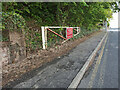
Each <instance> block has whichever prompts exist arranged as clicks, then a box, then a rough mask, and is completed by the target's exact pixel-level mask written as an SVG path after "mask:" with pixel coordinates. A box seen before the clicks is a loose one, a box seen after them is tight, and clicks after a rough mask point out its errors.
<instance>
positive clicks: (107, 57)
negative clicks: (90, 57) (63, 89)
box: [78, 31, 119, 88]
mask: <svg viewBox="0 0 120 90" xmlns="http://www.w3.org/2000/svg"><path fill="white" fill-rule="evenodd" d="M118 33H119V32H118V31H109V32H108V37H107V40H106V42H104V45H105V46H104V45H103V47H102V49H103V51H102V49H101V50H100V51H99V55H98V56H97V57H96V58H95V61H94V64H93V65H92V67H91V68H90V69H89V70H88V71H87V73H86V74H85V76H84V77H83V79H82V80H81V82H80V84H79V85H78V88H118V86H119V84H118V75H119V74H118Z"/></svg>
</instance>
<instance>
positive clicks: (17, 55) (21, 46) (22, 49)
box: [0, 31, 26, 64]
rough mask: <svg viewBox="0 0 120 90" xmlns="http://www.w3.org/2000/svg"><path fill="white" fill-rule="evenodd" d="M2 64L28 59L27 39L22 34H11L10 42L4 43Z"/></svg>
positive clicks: (13, 32) (14, 32)
mask: <svg viewBox="0 0 120 90" xmlns="http://www.w3.org/2000/svg"><path fill="white" fill-rule="evenodd" d="M0 51H1V52H2V62H3V64H11V63H15V62H18V61H19V60H23V59H24V58H25V57H26V44H25V38H24V35H23V34H22V33H18V32H16V31H12V32H9V41H8V42H2V48H1V49H0Z"/></svg>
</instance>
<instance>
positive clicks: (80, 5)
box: [2, 0, 119, 48]
mask: <svg viewBox="0 0 120 90" xmlns="http://www.w3.org/2000/svg"><path fill="white" fill-rule="evenodd" d="M83 1H84V0H83ZM2 4H3V5H2V9H3V12H2V14H3V19H2V20H3V27H2V28H3V29H7V27H6V26H8V25H9V27H10V29H11V30H14V29H15V30H17V31H20V30H19V29H21V28H24V30H25V31H24V32H25V35H26V36H25V37H26V43H27V47H28V48H37V47H41V46H42V39H41V36H42V35H41V31H40V29H39V30H33V29H30V27H32V26H28V28H27V27H25V20H26V22H27V23H29V22H31V21H32V20H33V21H34V22H35V24H37V25H38V26H39V28H40V26H78V27H82V28H84V29H82V33H81V35H86V34H88V33H91V32H92V31H94V30H95V29H100V28H101V26H102V22H103V21H105V20H107V18H108V19H110V18H112V13H113V12H115V11H116V10H119V8H118V6H117V3H116V2H54V3H53V2H4V3H2ZM22 17H23V18H24V19H25V20H24V19H23V18H22ZM9 20H10V22H11V23H9V24H8V21H9ZM34 22H33V23H34ZM13 25H15V27H14V26H13ZM16 28H17V29H16ZM57 32H58V33H61V32H62V30H59V31H57ZM81 35H80V36H81ZM53 38H56V39H57V36H56V35H52V34H50V35H49V39H48V41H53Z"/></svg>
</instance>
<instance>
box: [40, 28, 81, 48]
mask: <svg viewBox="0 0 120 90" xmlns="http://www.w3.org/2000/svg"><path fill="white" fill-rule="evenodd" d="M49 28H66V29H67V28H76V29H77V30H76V29H73V30H76V31H77V33H76V34H75V35H74V36H76V35H78V34H79V33H80V27H63V26H61V27H60V26H42V27H41V30H42V45H43V49H46V48H47V29H49ZM68 40H69V39H66V40H64V41H63V42H62V43H64V42H66V41H68Z"/></svg>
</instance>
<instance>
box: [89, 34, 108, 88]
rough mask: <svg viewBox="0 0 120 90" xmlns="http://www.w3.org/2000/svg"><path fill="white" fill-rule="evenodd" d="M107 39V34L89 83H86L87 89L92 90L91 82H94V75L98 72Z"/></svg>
mask: <svg viewBox="0 0 120 90" xmlns="http://www.w3.org/2000/svg"><path fill="white" fill-rule="evenodd" d="M107 39H108V34H107V37H106V39H105V42H104V44H103V47H102V50H101V52H100V55H99V57H98V59H97V62H96V64H95V68H94V70H93V73H92V76H91V78H90V82H89V83H88V87H89V88H92V86H93V82H94V79H95V77H96V74H97V71H98V67H99V64H100V62H101V59H102V56H103V52H104V49H105V45H106V42H107Z"/></svg>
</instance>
